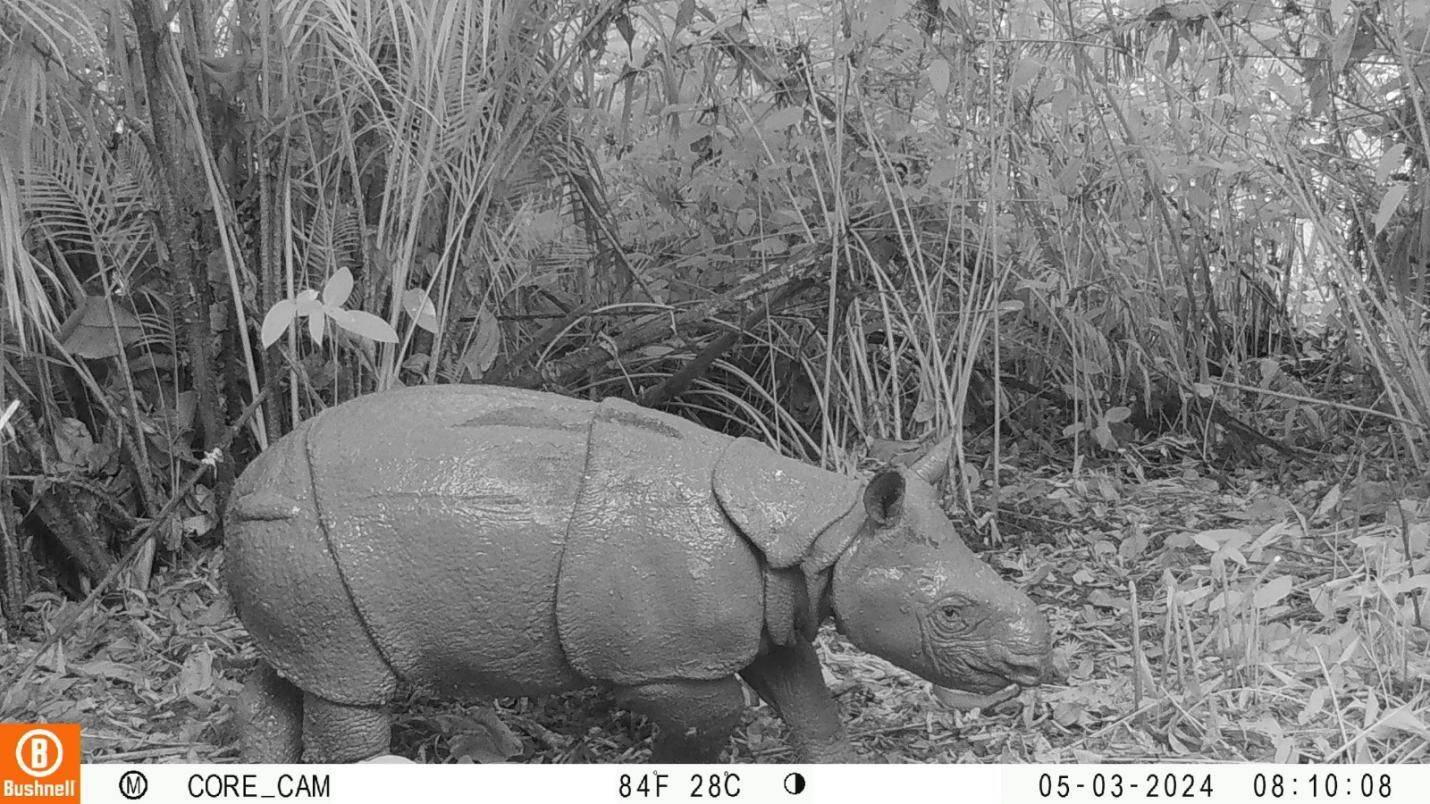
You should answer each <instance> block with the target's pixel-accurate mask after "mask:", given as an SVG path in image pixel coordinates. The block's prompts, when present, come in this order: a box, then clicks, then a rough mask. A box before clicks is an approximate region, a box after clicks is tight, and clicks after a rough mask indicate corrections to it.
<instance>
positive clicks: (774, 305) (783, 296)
mask: <svg viewBox="0 0 1430 804" xmlns="http://www.w3.org/2000/svg"><path fill="white" fill-rule="evenodd" d="M811 284H813V282H812V280H809V279H799V280H796V281H794V282H791V283H789V284H788V285H785V286H784V287H782V288H780V289H779V290H778V291H776V292H775V294H774V296H773V298H771V299H770V300H769V301H768V302H766V303H765V304H762V305H760V306H759V307H757V308H755V310H753V311H752V312H751V313H750V314H749V315H747V316H745V320H743V321H741V322H740V328H739V329H736V330H730V331H727V332H724V333H721V334H720V335H719V336H717V337H716V338H715V340H714V341H712V342H711V343H710V345H709V346H706V347H705V348H704V349H703V350H701V352H700V354H698V355H696V356H695V358H694V359H692V360H691V361H690V362H689V363H686V364H685V365H684V366H682V367H681V369H680V371H677V372H675V373H674V374H672V375H670V376H669V377H666V378H665V380H664V381H663V382H661V384H660V385H657V386H655V387H654V388H652V389H650V390H649V391H646V392H645V393H644V394H642V395H641V398H640V400H639V402H640V404H642V405H644V406H645V407H648V408H653V407H656V406H658V405H662V404H664V403H666V402H669V401H670V400H672V399H674V398H675V397H677V396H680V395H681V394H682V393H684V392H685V389H686V388H688V387H690V384H691V383H692V382H694V381H695V379H696V378H697V377H699V376H701V375H702V374H704V373H705V372H706V371H707V370H708V369H709V368H710V366H711V364H713V363H714V362H715V361H716V360H718V359H719V358H720V356H721V355H723V354H724V353H726V352H728V351H729V350H730V349H731V348H733V347H734V346H735V344H737V343H739V342H740V341H741V340H742V339H743V338H744V337H745V336H746V335H748V334H749V332H750V330H752V329H754V328H755V327H757V326H759V325H760V322H761V321H764V320H765V318H766V317H768V316H769V315H770V314H771V313H773V312H775V311H776V310H778V309H780V308H781V307H784V306H785V305H786V304H788V303H789V302H791V301H792V300H794V298H795V297H797V296H799V294H800V293H801V292H803V291H804V290H805V289H806V288H808V287H809V286H810V285H811Z"/></svg>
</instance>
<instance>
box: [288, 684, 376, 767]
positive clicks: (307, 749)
mask: <svg viewBox="0 0 1430 804" xmlns="http://www.w3.org/2000/svg"><path fill="white" fill-rule="evenodd" d="M391 739H392V719H391V717H390V716H389V715H388V713H387V707H385V706H354V705H352V704H340V703H333V702H332V701H329V700H326V699H324V698H320V697H318V696H317V695H314V694H313V693H311V692H307V693H303V758H304V759H305V760H307V761H308V762H336V763H344V762H361V761H362V760H364V759H372V758H373V757H375V756H378V755H379V754H386V753H388V748H389V744H390V741H391Z"/></svg>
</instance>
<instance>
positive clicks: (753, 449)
mask: <svg viewBox="0 0 1430 804" xmlns="http://www.w3.org/2000/svg"><path fill="white" fill-rule="evenodd" d="M713 485H714V487H715V498H716V499H717V500H719V501H720V507H721V509H723V510H724V511H725V515H726V516H728V517H730V521H732V522H734V523H735V526H736V527H737V528H739V529H740V532H741V533H743V534H744V535H745V538H747V539H749V540H750V541H751V542H753V543H754V544H755V546H756V547H758V548H759V549H760V551H761V552H763V553H764V554H765V561H766V562H767V563H769V565H770V566H772V567H775V568H779V569H783V568H785V567H792V566H794V565H795V564H798V563H800V560H801V559H803V558H804V557H805V556H806V555H807V554H808V553H809V551H810V549H811V547H812V546H813V545H814V541H815V539H816V538H817V537H818V536H819V534H820V533H821V532H822V531H824V530H825V529H826V528H828V527H829V525H830V524H831V523H833V522H834V521H835V520H837V519H839V518H840V517H842V516H844V515H845V514H847V513H848V512H849V511H850V510H851V509H852V508H853V507H854V504H855V502H857V501H858V499H859V483H858V481H856V480H854V479H852V478H848V477H844V476H843V475H838V474H835V473H833V472H826V471H825V470H823V469H817V468H815V467H813V466H810V465H809V464H805V463H800V462H799V461H795V460H791V459H789V458H786V457H784V456H783V455H780V454H779V453H777V452H775V451H774V450H772V449H770V448H769V447H767V446H765V445H764V444H761V443H760V442H758V441H755V440H753V439H749V438H737V439H735V441H734V442H733V443H731V444H730V446H728V447H726V448H725V451H724V453H722V454H721V455H720V460H719V461H718V462H717V463H716V464H715V477H714V483H713Z"/></svg>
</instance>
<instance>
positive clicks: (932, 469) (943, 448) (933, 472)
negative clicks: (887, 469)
mask: <svg viewBox="0 0 1430 804" xmlns="http://www.w3.org/2000/svg"><path fill="white" fill-rule="evenodd" d="M952 452H953V433H949V434H948V435H947V436H945V437H944V438H943V439H942V440H940V441H939V442H938V443H937V444H934V445H933V447H931V448H930V449H929V451H928V452H926V453H924V455H923V457H922V458H919V459H918V460H917V461H915V462H914V465H913V467H912V468H913V470H914V473H915V474H917V475H918V476H919V477H921V478H923V480H924V481H925V482H926V483H928V484H929V485H930V486H936V485H938V483H939V481H941V480H943V476H944V475H946V474H948V456H949V455H950V454H951V453H952Z"/></svg>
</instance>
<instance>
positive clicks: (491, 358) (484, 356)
mask: <svg viewBox="0 0 1430 804" xmlns="http://www.w3.org/2000/svg"><path fill="white" fill-rule="evenodd" d="M500 349H501V328H500V327H499V326H497V317H496V316H494V315H492V314H491V312H490V311H488V310H487V308H486V306H485V305H483V306H482V308H481V309H480V310H478V311H477V333H476V335H475V336H474V337H473V338H472V345H471V346H468V347H467V353H466V354H464V355H462V366H463V368H465V369H466V370H467V373H468V374H470V375H471V376H472V379H474V380H480V379H481V378H482V375H483V374H485V373H486V372H487V369H489V368H491V367H492V364H493V363H495V362H496V360H497V352H498V351H500Z"/></svg>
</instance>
